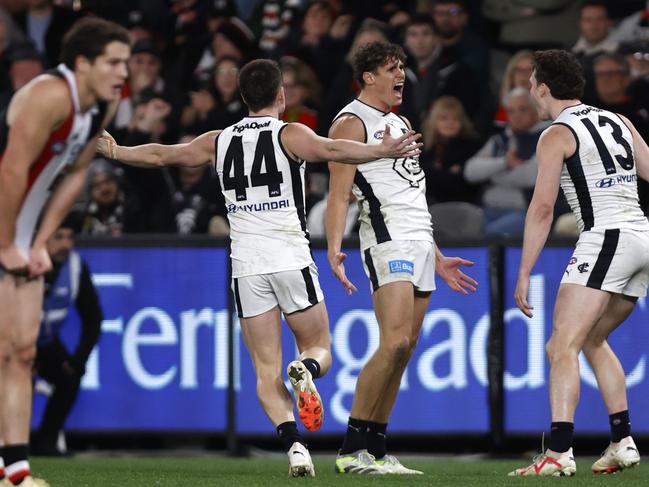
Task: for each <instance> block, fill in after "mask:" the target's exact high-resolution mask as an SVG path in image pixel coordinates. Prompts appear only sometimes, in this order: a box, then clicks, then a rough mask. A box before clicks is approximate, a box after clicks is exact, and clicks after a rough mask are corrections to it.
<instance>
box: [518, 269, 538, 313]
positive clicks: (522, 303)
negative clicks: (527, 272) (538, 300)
mask: <svg viewBox="0 0 649 487" xmlns="http://www.w3.org/2000/svg"><path fill="white" fill-rule="evenodd" d="M529 290H530V276H521V275H519V276H518V281H516V291H514V300H515V301H516V306H518V309H520V310H521V311H522V312H523V314H524V315H525V316H527V317H528V318H531V317H532V316H533V314H532V310H533V309H534V307H533V306H531V305H530V303H528V302H527V295H528V293H529Z"/></svg>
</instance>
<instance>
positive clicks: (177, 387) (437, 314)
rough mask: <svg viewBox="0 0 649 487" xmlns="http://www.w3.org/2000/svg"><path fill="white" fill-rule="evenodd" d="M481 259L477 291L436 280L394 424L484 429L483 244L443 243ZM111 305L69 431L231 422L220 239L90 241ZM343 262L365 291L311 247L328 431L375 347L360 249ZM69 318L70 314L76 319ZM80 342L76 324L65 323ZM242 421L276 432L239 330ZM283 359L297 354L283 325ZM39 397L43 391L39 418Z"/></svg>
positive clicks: (396, 427) (340, 423)
mask: <svg viewBox="0 0 649 487" xmlns="http://www.w3.org/2000/svg"><path fill="white" fill-rule="evenodd" d="M445 251H446V253H447V255H460V256H462V257H465V258H468V259H470V260H473V261H475V263H476V265H475V267H473V268H471V269H469V270H468V271H467V272H469V273H470V274H471V275H472V276H473V277H475V278H476V279H477V280H478V281H479V282H480V287H479V290H478V292H477V293H476V294H474V295H472V296H462V295H460V294H458V293H455V292H453V291H451V290H450V289H449V288H448V287H447V286H446V285H445V284H444V283H443V282H441V281H440V280H439V279H438V282H437V285H438V290H437V291H436V292H435V293H433V297H432V300H431V304H430V307H429V311H428V313H427V314H426V318H425V320H424V324H423V329H422V333H421V338H420V340H419V344H418V346H417V350H416V352H415V354H414V356H413V358H412V359H411V361H410V364H409V366H408V369H407V370H406V373H405V375H404V379H403V381H402V383H401V390H400V392H399V397H398V399H397V403H396V405H395V408H394V412H393V414H392V417H391V420H390V430H391V431H399V432H422V433H424V432H439V433H450V432H486V431H487V430H488V424H489V419H488V417H489V414H488V404H487V388H486V386H487V368H486V360H485V350H486V344H487V335H488V331H489V303H488V299H489V298H488V296H489V291H488V277H487V262H488V258H487V257H488V251H487V249H486V248H454V249H446V250H445ZM81 254H82V255H83V256H84V257H85V258H86V259H87V260H88V262H89V265H90V267H91V271H92V273H93V280H94V282H95V284H96V285H97V288H98V291H99V294H100V298H101V301H102V304H103V307H104V313H105V320H104V322H103V325H102V337H101V340H100V343H99V345H98V346H97V347H96V349H95V351H94V352H93V355H92V356H91V360H90V362H89V364H88V367H87V373H86V375H85V376H84V379H83V383H82V390H81V392H80V395H79V399H78V401H77V403H76V405H75V407H74V409H73V411H72V413H71V416H70V418H69V420H68V423H67V428H68V429H74V430H90V431H95V430H107V431H119V430H139V431H174V430H175V431H183V430H184V431H211V432H212V431H224V430H225V428H226V390H227V376H228V374H227V316H228V315H227V314H228V311H227V293H228V292H229V287H228V285H227V282H226V281H227V275H226V269H227V255H226V250H225V249H223V248H88V249H82V250H81ZM348 255H349V257H348V260H347V261H346V268H347V272H348V275H349V277H350V278H351V279H352V281H353V282H355V283H356V285H357V286H358V288H359V291H358V292H357V293H355V294H354V295H353V296H347V295H346V293H345V292H344V290H343V288H342V287H341V286H340V284H339V283H338V281H337V280H336V279H335V278H334V277H333V276H332V274H331V272H330V270H329V266H328V264H327V260H326V252H325V251H324V250H315V251H314V257H315V259H316V263H317V264H318V267H319V268H320V283H321V286H322V289H323V291H324V293H325V297H326V304H327V308H328V311H329V319H330V327H331V334H332V353H333V362H334V363H333V366H332V369H331V370H330V371H329V373H328V374H327V376H325V377H324V378H322V379H321V380H319V381H318V387H319V390H320V393H321V395H322V397H323V400H324V403H325V409H326V414H325V424H324V426H323V428H322V430H321V431H322V432H324V433H331V432H340V431H343V430H344V427H345V425H346V422H347V416H348V414H349V410H350V408H351V403H352V398H353V391H354V387H355V383H356V377H357V375H358V372H359V371H360V369H361V367H362V365H363V364H364V363H365V362H366V360H367V359H368V358H369V357H370V356H371V354H372V352H373V350H374V349H375V348H376V346H377V344H378V328H377V326H376V320H375V317H374V311H373V308H372V302H371V297H370V292H369V283H368V279H367V277H366V276H365V274H364V271H363V268H362V264H361V259H360V253H359V252H358V250H350V251H349V252H348ZM73 321H74V318H73ZM64 330H65V333H66V335H67V336H66V340H67V341H69V342H70V343H73V342H74V340H75V333H78V325H77V324H75V323H69V324H68V325H66V326H65V327H64ZM236 340H237V346H236V348H235V371H234V372H235V389H236V391H237V403H236V404H237V413H236V414H237V416H236V417H237V423H236V427H237V430H238V431H239V432H241V433H270V432H272V427H271V425H270V423H269V421H268V420H267V418H266V416H265V414H264V413H263V411H262V409H261V407H260V406H259V402H258V400H257V397H256V392H255V375H254V371H253V368H252V363H251V361H250V358H249V356H248V353H247V351H246V350H245V346H244V344H243V340H242V339H241V336H240V333H238V334H237V335H236ZM283 351H284V360H283V362H284V363H285V364H286V363H288V362H289V361H290V360H291V359H293V357H295V356H296V355H297V352H296V350H295V345H294V340H293V338H292V335H291V334H290V332H289V331H288V329H287V328H286V326H285V325H284V333H283ZM43 403H44V398H43V397H42V396H41V395H40V394H37V395H36V401H35V409H34V421H33V422H34V425H35V426H36V425H37V424H38V421H39V418H40V416H41V414H42V410H43Z"/></svg>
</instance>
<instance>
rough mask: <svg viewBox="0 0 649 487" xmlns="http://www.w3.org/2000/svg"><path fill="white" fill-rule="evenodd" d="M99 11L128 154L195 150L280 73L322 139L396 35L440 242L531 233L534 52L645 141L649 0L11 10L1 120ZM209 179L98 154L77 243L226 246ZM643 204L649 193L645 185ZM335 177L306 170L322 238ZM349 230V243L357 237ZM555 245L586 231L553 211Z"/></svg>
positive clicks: (174, 3) (10, 5)
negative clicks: (565, 54) (119, 42)
mask: <svg viewBox="0 0 649 487" xmlns="http://www.w3.org/2000/svg"><path fill="white" fill-rule="evenodd" d="M87 14H94V15H99V16H101V17H105V18H108V19H110V20H114V21H117V22H119V23H121V24H123V25H125V26H126V27H127V28H128V29H129V32H130V34H131V38H132V43H133V48H132V56H131V58H130V61H129V70H130V78H129V81H128V84H127V85H126V87H125V89H124V91H123V93H122V100H121V103H120V106H119V109H118V113H117V115H116V117H115V120H114V123H113V126H112V128H111V133H112V134H113V135H114V136H115V138H116V139H117V141H118V143H120V144H122V145H136V144H142V143H148V142H162V143H176V142H184V141H188V140H191V138H193V137H195V136H196V135H198V134H200V133H203V132H205V131H208V130H214V129H221V128H224V127H226V126H228V125H230V124H233V123H235V122H237V121H238V120H239V119H240V118H241V117H243V116H245V115H246V110H245V105H244V104H243V102H242V100H241V98H240V97H239V94H238V90H237V74H238V71H239V69H240V68H241V66H242V65H243V64H245V63H246V62H247V61H249V60H251V59H254V58H258V57H267V58H272V59H276V60H277V61H278V62H279V63H280V66H281V69H282V72H283V77H284V88H285V90H286V112H285V113H284V115H283V118H284V120H286V121H289V122H292V121H298V122H302V123H304V124H306V125H308V126H309V127H311V128H313V129H314V130H316V131H317V132H318V133H320V134H321V135H326V134H327V132H328V129H329V126H330V124H331V121H332V119H333V117H334V116H335V115H336V113H337V112H338V111H339V110H340V109H341V108H342V107H343V106H344V105H345V104H347V103H348V102H349V101H350V100H351V99H353V98H354V97H355V96H356V94H357V93H358V91H359V87H358V85H357V84H356V83H355V82H354V80H353V76H352V68H351V64H350V59H351V58H352V56H353V55H354V52H355V51H356V50H357V49H358V47H359V46H361V45H363V44H364V43H367V42H370V41H375V40H389V41H391V42H395V43H398V44H400V45H402V46H403V47H404V49H405V50H406V53H407V54H408V60H407V73H406V74H407V82H406V88H405V94H404V103H403V105H402V106H400V107H397V108H396V110H397V111H398V112H399V113H400V114H402V115H404V116H406V117H408V118H409V120H410V121H411V122H412V124H413V126H414V127H415V128H416V129H417V130H419V131H421V132H422V134H423V141H424V144H425V145H424V152H423V154H422V155H421V157H420V164H421V167H422V169H423V171H424V172H425V175H426V187H427V199H428V203H429V205H430V211H431V213H432V214H433V222H434V226H435V231H436V234H437V235H440V234H441V235H445V236H461V237H467V236H480V235H520V234H522V229H523V222H524V217H525V211H526V209H527V205H528V203H529V201H530V198H531V195H532V192H533V188H534V181H535V177H536V159H535V148H536V142H537V140H538V138H539V135H540V134H541V132H542V131H543V130H544V128H545V127H547V124H548V122H547V121H542V120H539V118H538V115H537V113H536V110H535V108H534V105H533V103H532V100H531V99H530V95H529V87H530V83H529V77H530V74H531V72H532V55H533V51H534V50H535V49H545V48H555V47H557V48H564V49H568V50H571V51H572V52H574V53H575V54H576V55H577V57H578V58H579V60H580V61H581V63H582V66H583V70H584V76H585V78H586V80H587V83H586V93H585V94H584V99H583V101H584V102H585V103H588V104H594V105H597V106H599V107H602V108H605V109H607V110H612V111H615V112H618V113H621V114H624V115H625V116H627V117H628V118H629V119H630V120H631V121H632V122H633V123H634V124H635V126H636V127H637V128H638V130H639V132H640V133H641V134H642V135H643V136H644V137H645V139H646V140H649V2H645V1H644V0H643V1H638V0H586V1H581V0H530V1H526V0H482V1H480V0H411V1H390V0H257V1H255V0H239V1H234V0H0V66H1V67H0V108H1V109H3V110H4V109H5V108H6V106H7V104H8V102H9V100H10V98H11V95H12V94H13V92H14V91H15V90H17V89H18V88H20V87H21V86H22V85H24V84H25V83H27V82H28V81H29V80H30V79H32V78H33V77H35V76H36V75H38V74H39V73H42V72H43V71H45V70H48V69H50V68H52V67H54V66H56V64H57V59H58V50H59V48H60V40H61V38H62V35H63V33H65V31H66V30H67V29H68V28H69V27H70V25H71V24H72V23H74V21H75V20H76V19H77V18H79V17H81V16H83V15H87ZM217 181H218V180H217V178H216V175H215V174H214V169H213V167H210V166H209V165H208V166H204V167H202V168H197V169H192V168H168V169H164V170H146V169H139V168H132V167H127V166H122V165H119V164H117V163H116V162H115V161H109V160H101V159H98V160H96V161H94V162H93V165H92V168H91V171H90V174H89V178H88V184H87V191H86V192H85V194H84V196H83V198H82V200H80V201H79V202H78V204H77V206H76V209H75V211H76V212H77V213H78V214H79V216H80V217H81V220H82V233H83V234H87V235H95V236H106V237H114V236H119V235H122V234H127V233H151V232H154V233H176V234H182V235H187V234H210V235H218V236H224V235H227V234H228V225H227V213H226V209H225V206H224V203H223V198H222V195H221V193H220V190H219V187H218V182H217ZM639 185H640V197H641V204H642V206H643V208H644V210H645V212H646V211H647V210H648V209H649V189H648V187H647V185H645V183H644V182H640V183H639ZM327 186H328V176H327V165H326V163H322V164H311V165H309V166H308V169H307V192H306V206H307V211H308V212H309V214H308V225H309V229H310V231H311V235H312V236H316V237H318V236H324V211H325V209H326V208H325V207H326V199H325V198H326V192H327ZM351 213H352V218H351V219H350V222H349V224H348V225H347V233H348V235H352V234H353V233H354V232H355V230H356V225H355V222H354V221H353V212H351ZM555 232H556V233H558V234H575V233H576V232H577V227H576V224H575V222H574V218H573V217H572V216H571V215H570V214H569V209H568V207H567V205H566V204H565V201H564V200H563V198H562V197H561V196H560V197H559V199H558V200H557V207H556V221H555Z"/></svg>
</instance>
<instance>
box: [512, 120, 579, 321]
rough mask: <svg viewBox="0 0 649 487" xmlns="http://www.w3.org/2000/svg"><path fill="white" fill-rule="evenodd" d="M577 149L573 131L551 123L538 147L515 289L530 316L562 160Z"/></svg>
mask: <svg viewBox="0 0 649 487" xmlns="http://www.w3.org/2000/svg"><path fill="white" fill-rule="evenodd" d="M576 149H577V142H576V140H575V138H574V136H573V135H572V132H571V131H570V129H568V128H567V127H564V126H563V125H552V126H551V127H549V128H548V129H547V130H546V131H545V132H543V134H542V135H541V138H540V139H539V142H538V144H537V147H536V159H537V162H538V172H537V176H536V184H535V186H534V195H533V196H532V201H531V202H530V206H529V208H528V210H527V216H526V217H525V233H524V237H523V251H522V254H521V263H520V266H519V269H518V281H517V283H516V291H515V293H514V299H515V300H516V305H517V306H518V308H519V309H520V310H521V311H522V312H523V313H524V314H525V315H526V316H528V317H531V316H532V306H530V304H529V303H528V301H527V294H528V290H529V286H530V274H531V272H532V268H533V267H534V264H535V263H536V260H537V259H538V257H539V254H540V253H541V250H542V249H543V245H545V241H546V240H547V238H548V234H549V233H550V227H551V226H552V217H553V212H554V204H555V202H556V200H557V194H558V193H559V181H560V178H561V170H562V168H563V161H564V160H565V159H566V158H567V157H570V156H571V155H572V154H573V153H574V152H575V150H576Z"/></svg>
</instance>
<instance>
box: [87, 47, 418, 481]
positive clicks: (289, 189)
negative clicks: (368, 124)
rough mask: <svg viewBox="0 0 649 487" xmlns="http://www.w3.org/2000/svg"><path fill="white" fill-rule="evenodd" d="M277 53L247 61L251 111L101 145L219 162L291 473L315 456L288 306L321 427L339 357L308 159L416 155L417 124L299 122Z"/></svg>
mask: <svg viewBox="0 0 649 487" xmlns="http://www.w3.org/2000/svg"><path fill="white" fill-rule="evenodd" d="M281 80H282V77H281V73H280V70H279V68H278V67H277V64H276V63H275V62H274V61H270V60H266V59H259V60H255V61H251V62H250V63H248V64H247V65H246V66H244V67H243V68H242V70H241V72H240V74H239V89H240V91H241V96H242V98H243V100H244V102H245V103H246V105H247V106H248V109H249V112H250V114H249V116H248V117H245V118H244V119H243V120H241V121H240V122H238V123H237V124H235V125H232V126H230V127H227V128H226V129H224V130H222V131H218V130H217V131H212V132H208V133H206V134H203V135H201V136H200V137H198V138H196V139H194V140H193V141H192V142H190V143H187V144H179V145H172V146H163V145H159V144H147V145H143V146H138V147H122V146H116V145H115V141H114V140H113V139H112V138H111V137H110V136H108V135H107V136H106V138H104V139H102V141H101V143H100V144H99V150H100V152H102V153H104V154H105V155H106V156H108V157H111V158H112V159H117V160H120V161H122V162H125V163H127V164H134V165H139V166H156V165H167V164H179V165H188V166H197V165H202V164H205V163H210V162H212V163H215V165H216V171H217V173H218V175H219V180H220V183H221V190H222V191H223V195H224V197H225V201H226V205H227V209H228V220H229V222H230V238H231V241H232V253H231V260H232V276H233V279H232V290H233V292H234V296H235V301H236V306H237V312H238V314H239V317H240V321H241V329H242V331H243V336H244V339H245V342H246V345H247V347H248V350H249V352H250V356H251V358H252V361H253V364H254V366H255V371H256V375H257V395H258V398H259V401H260V402H261V405H262V407H263V408H264V411H265V412H266V414H267V415H268V417H269V418H270V420H271V422H272V423H273V425H274V426H275V427H276V429H277V432H278V434H279V437H280V439H281V440H282V443H283V445H284V448H285V450H286V452H287V454H288V457H289V475H291V476H295V477H297V476H313V475H314V474H315V471H314V469H313V463H312V461H311V457H310V455H309V452H308V450H307V449H306V446H305V442H304V439H303V438H302V436H301V434H300V433H299V432H298V430H297V425H296V423H295V418H294V415H293V402H292V400H291V397H290V394H289V393H288V391H287V390H286V387H285V386H284V380H283V378H282V373H281V365H282V348H281V313H284V316H285V318H286V321H287V322H288V325H289V327H290V328H291V330H292V332H293V334H294V336H295V340H296V343H297V347H298V349H299V351H300V357H299V358H298V360H294V361H292V362H291V363H290V364H289V365H288V369H287V374H288V378H289V380H290V381H291V383H292V385H293V389H294V393H295V400H296V402H297V405H298V414H299V416H300V419H301V420H302V422H303V424H304V425H305V426H306V427H307V429H309V430H311V431H315V430H317V429H318V428H320V426H321V424H322V418H323V406H322V401H321V399H320V396H319V395H318V392H317V389H316V388H315V385H314V383H313V379H316V378H318V377H319V376H321V375H323V374H324V373H326V372H327V370H328V369H329V367H330V366H331V351H330V343H329V342H330V339H329V320H328V317H327V312H326V308H325V306H324V302H323V296H322V291H321V290H320V285H319V284H318V272H317V269H316V267H315V264H314V263H313V259H312V257H311V253H310V250H309V243H308V233H307V232H306V219H305V214H304V168H305V164H304V161H323V160H331V159H334V160H341V161H355V162H356V163H358V162H364V161H369V160H373V159H377V158H380V157H411V156H417V155H418V153H419V147H420V145H421V144H419V143H417V142H416V140H417V139H418V138H419V134H414V133H413V132H411V131H406V133H405V134H402V133H401V132H400V131H398V132H397V131H395V133H398V135H399V136H398V137H397V138H393V137H391V136H389V128H388V129H387V130H388V131H387V132H386V137H384V139H383V141H382V143H381V144H374V145H368V144H363V143H359V142H352V141H346V140H331V139H327V138H324V137H319V136H318V135H316V134H315V133H314V132H313V131H312V130H311V129H309V128H308V127H306V126H305V125H302V124H299V123H284V122H282V121H280V120H279V116H280V114H281V113H282V112H283V111H284V106H285V101H284V100H285V98H284V88H283V87H282V85H281Z"/></svg>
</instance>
